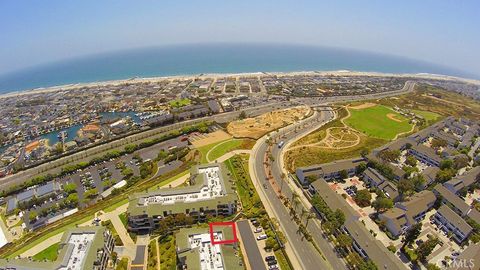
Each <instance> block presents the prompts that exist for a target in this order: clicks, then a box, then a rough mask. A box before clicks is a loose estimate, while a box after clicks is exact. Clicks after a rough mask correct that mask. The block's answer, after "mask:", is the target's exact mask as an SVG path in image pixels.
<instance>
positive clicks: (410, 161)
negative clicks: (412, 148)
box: [405, 155, 417, 167]
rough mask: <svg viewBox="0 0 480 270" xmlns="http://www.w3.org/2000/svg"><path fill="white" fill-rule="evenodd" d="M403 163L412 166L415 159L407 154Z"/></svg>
mask: <svg viewBox="0 0 480 270" xmlns="http://www.w3.org/2000/svg"><path fill="white" fill-rule="evenodd" d="M405 164H407V165H408V166H412V167H414V166H416V165H417V159H416V158H415V157H414V156H412V155H408V156H407V158H406V159H405Z"/></svg>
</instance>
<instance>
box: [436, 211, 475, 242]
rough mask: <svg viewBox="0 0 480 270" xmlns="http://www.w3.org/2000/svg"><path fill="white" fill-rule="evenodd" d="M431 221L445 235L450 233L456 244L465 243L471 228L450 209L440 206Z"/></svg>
mask: <svg viewBox="0 0 480 270" xmlns="http://www.w3.org/2000/svg"><path fill="white" fill-rule="evenodd" d="M433 221H434V222H435V224H437V226H438V227H439V228H440V229H441V230H443V231H444V232H446V233H451V234H452V236H453V239H454V240H455V241H456V242H457V243H462V242H463V241H465V240H466V239H467V238H468V236H469V235H470V233H471V232H472V231H473V228H472V227H471V226H470V225H468V223H467V222H466V221H465V220H464V219H463V218H462V217H460V216H459V215H457V213H455V212H454V211H453V210H452V209H450V207H448V206H446V205H442V206H441V207H440V208H439V209H438V211H437V213H435V215H434V216H433Z"/></svg>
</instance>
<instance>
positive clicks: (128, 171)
mask: <svg viewBox="0 0 480 270" xmlns="http://www.w3.org/2000/svg"><path fill="white" fill-rule="evenodd" d="M122 175H123V176H125V177H126V178H130V177H132V176H133V170H132V168H124V169H123V170H122Z"/></svg>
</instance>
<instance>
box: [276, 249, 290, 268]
mask: <svg viewBox="0 0 480 270" xmlns="http://www.w3.org/2000/svg"><path fill="white" fill-rule="evenodd" d="M275 258H277V261H278V265H279V266H280V269H282V270H291V269H292V268H290V265H289V264H288V261H287V258H285V255H284V254H283V252H282V251H281V250H280V249H279V250H277V251H275Z"/></svg>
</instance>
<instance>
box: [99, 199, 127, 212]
mask: <svg viewBox="0 0 480 270" xmlns="http://www.w3.org/2000/svg"><path fill="white" fill-rule="evenodd" d="M126 203H128V198H125V199H123V200H121V201H119V202H117V203H114V204H112V205H110V206H108V207H107V208H105V210H104V211H105V212H112V211H113V210H115V209H117V208H118V207H120V206H122V205H124V204H126Z"/></svg>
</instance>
